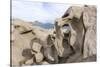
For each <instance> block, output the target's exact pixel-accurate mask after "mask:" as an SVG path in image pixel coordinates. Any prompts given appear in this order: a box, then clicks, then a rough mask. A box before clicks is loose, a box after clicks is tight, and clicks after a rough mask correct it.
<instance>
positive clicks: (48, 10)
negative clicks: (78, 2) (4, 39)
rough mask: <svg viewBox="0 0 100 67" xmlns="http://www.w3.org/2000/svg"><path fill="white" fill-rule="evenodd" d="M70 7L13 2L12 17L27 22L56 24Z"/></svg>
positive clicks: (21, 1)
mask: <svg viewBox="0 0 100 67" xmlns="http://www.w3.org/2000/svg"><path fill="white" fill-rule="evenodd" d="M69 6H70V5H67V4H58V3H47V2H32V1H28V0H12V16H13V18H20V19H23V20H27V21H35V20H38V21H40V22H43V23H47V22H50V23H54V20H55V19H56V18H59V17H61V16H62V15H63V14H64V12H65V11H66V10H67V9H68V7H69Z"/></svg>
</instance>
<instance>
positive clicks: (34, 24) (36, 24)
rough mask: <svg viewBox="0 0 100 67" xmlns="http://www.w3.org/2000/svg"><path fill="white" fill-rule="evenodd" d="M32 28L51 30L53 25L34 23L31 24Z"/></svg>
mask: <svg viewBox="0 0 100 67" xmlns="http://www.w3.org/2000/svg"><path fill="white" fill-rule="evenodd" d="M31 23H32V25H33V26H39V27H41V28H45V29H52V28H53V27H54V24H52V23H41V22H38V21H35V22H31Z"/></svg>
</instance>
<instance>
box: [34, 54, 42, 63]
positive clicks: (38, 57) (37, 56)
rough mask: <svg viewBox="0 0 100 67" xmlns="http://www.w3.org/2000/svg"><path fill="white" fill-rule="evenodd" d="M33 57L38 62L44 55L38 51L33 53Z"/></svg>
mask: <svg viewBox="0 0 100 67" xmlns="http://www.w3.org/2000/svg"><path fill="white" fill-rule="evenodd" d="M35 58H36V62H37V63H38V62H41V61H42V60H43V58H44V56H43V54H42V53H40V52H39V53H37V54H35Z"/></svg>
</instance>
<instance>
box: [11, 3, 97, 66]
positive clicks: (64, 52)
mask: <svg viewBox="0 0 100 67" xmlns="http://www.w3.org/2000/svg"><path fill="white" fill-rule="evenodd" d="M33 24H34V23H30V22H27V21H23V20H20V19H13V20H12V24H11V62H12V63H11V65H21V66H22V65H40V64H57V63H72V62H84V61H96V7H95V6H87V5H85V6H72V7H70V8H69V9H68V10H67V11H66V12H65V14H64V15H63V16H62V17H60V18H58V19H56V20H55V25H54V28H53V29H49V30H48V29H42V28H40V27H38V26H37V27H35V26H34V25H33Z"/></svg>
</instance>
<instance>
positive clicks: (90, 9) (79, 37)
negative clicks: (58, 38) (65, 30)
mask: <svg viewBox="0 0 100 67" xmlns="http://www.w3.org/2000/svg"><path fill="white" fill-rule="evenodd" d="M56 22H58V25H63V24H69V25H70V28H71V37H70V45H72V46H73V48H74V49H75V51H76V52H77V51H79V52H80V53H82V54H83V57H84V58H86V57H89V56H92V55H96V7H95V6H87V5H85V6H72V7H70V8H69V9H68V10H67V11H66V12H65V14H64V15H63V16H62V18H58V19H56Z"/></svg>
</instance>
